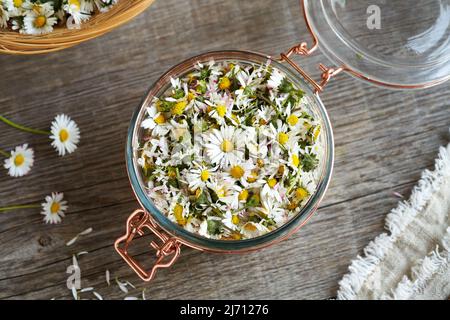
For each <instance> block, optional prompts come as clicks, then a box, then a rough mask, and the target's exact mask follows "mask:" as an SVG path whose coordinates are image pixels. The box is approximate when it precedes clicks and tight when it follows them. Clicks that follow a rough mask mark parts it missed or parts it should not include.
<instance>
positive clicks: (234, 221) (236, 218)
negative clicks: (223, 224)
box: [231, 215, 240, 224]
mask: <svg viewBox="0 0 450 320" xmlns="http://www.w3.org/2000/svg"><path fill="white" fill-rule="evenodd" d="M231 221H232V222H233V223H234V224H238V223H239V221H240V219H239V217H238V216H237V215H235V216H233V218H231Z"/></svg>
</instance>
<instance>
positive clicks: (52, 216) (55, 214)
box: [41, 192, 68, 224]
mask: <svg viewBox="0 0 450 320" xmlns="http://www.w3.org/2000/svg"><path fill="white" fill-rule="evenodd" d="M63 199H64V194H63V193H57V192H53V193H52V195H51V196H47V197H45V202H44V203H42V211H41V214H42V215H43V216H44V221H45V223H50V224H53V223H55V224H56V223H60V222H61V221H62V218H63V217H65V215H64V212H65V211H66V210H67V208H68V206H67V201H65V200H63Z"/></svg>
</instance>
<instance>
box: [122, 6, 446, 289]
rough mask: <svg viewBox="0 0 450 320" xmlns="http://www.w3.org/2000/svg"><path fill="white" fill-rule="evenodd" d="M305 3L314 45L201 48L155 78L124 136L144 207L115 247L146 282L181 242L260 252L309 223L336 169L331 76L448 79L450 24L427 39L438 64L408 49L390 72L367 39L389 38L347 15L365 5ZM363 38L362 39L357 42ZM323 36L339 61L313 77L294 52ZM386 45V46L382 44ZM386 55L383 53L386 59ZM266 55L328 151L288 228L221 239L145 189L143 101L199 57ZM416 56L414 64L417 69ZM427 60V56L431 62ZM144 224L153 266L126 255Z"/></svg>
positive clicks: (409, 81) (244, 59)
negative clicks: (276, 53) (271, 50)
mask: <svg viewBox="0 0 450 320" xmlns="http://www.w3.org/2000/svg"><path fill="white" fill-rule="evenodd" d="M369 2H372V1H369ZM431 2H434V3H437V4H439V5H440V7H439V6H438V8H441V9H442V8H444V9H448V10H449V11H448V12H450V0H444V1H431ZM361 3H362V5H363V7H364V5H367V6H370V4H369V3H367V4H366V3H365V2H364V1H363V2H361ZM300 4H301V6H302V8H303V13H304V17H305V21H306V25H307V27H308V29H309V31H310V32H311V35H312V39H313V42H312V44H311V45H308V44H307V43H306V42H302V43H300V44H298V45H295V46H293V47H292V48H291V49H289V50H288V51H287V52H286V53H282V54H281V55H280V57H279V58H272V57H270V56H267V55H264V54H260V53H255V52H248V51H226V50H224V51H217V52H209V53H204V54H201V55H199V56H195V57H192V58H190V59H188V60H186V61H184V62H182V63H180V64H178V65H176V66H175V67H173V68H172V69H170V70H169V71H168V72H166V73H165V74H164V75H163V76H162V77H161V78H160V79H159V80H157V81H156V82H155V83H154V84H153V86H152V87H151V88H150V89H149V91H148V92H147V94H146V95H145V97H144V99H143V101H142V102H141V104H140V105H139V107H138V108H137V110H136V112H135V113H134V115H133V117H132V119H131V125H130V128H129V132H128V137H127V147H126V161H127V171H128V175H129V178H130V183H131V186H132V188H133V191H134V193H135V195H136V198H137V200H138V201H139V203H140V205H141V209H138V210H136V211H135V212H134V213H133V214H132V215H131V216H130V217H129V218H128V221H127V225H126V233H125V234H124V235H123V236H122V237H120V238H119V239H117V241H116V242H115V248H116V250H117V252H118V253H119V254H120V255H121V256H122V257H123V258H124V260H125V261H126V262H127V263H128V264H129V265H130V266H131V267H132V268H133V270H134V271H136V273H137V274H138V275H139V276H140V277H141V278H142V279H143V280H145V281H150V280H152V279H153V278H154V276H155V274H156V271H157V270H158V269H160V268H167V267H170V266H171V265H172V264H173V263H174V262H175V261H176V259H177V258H178V256H179V255H180V252H181V247H182V245H185V246H188V247H191V248H194V249H197V250H202V251H209V252H219V253H244V252H249V251H253V250H258V249H261V248H263V247H267V246H269V245H272V244H275V243H277V242H279V241H281V240H283V239H286V238H287V237H288V236H290V235H291V234H292V233H294V232H295V231H297V230H298V229H299V228H300V227H301V226H303V225H304V224H305V223H306V222H307V221H308V219H309V218H310V217H311V216H312V214H313V213H314V212H315V211H316V209H317V208H318V206H319V204H320V201H321V200H322V198H323V197H324V195H325V192H326V190H327V187H328V185H329V182H330V179H331V175H332V171H333V163H334V141H333V132H332V127H331V124H330V120H329V118H328V114H327V111H326V109H325V107H324V105H323V104H322V101H321V99H320V96H319V94H320V93H321V92H322V91H323V89H324V87H325V86H326V84H327V83H328V81H329V80H330V79H331V78H333V77H334V76H336V75H338V74H339V73H341V72H346V73H349V74H350V75H352V76H355V77H357V78H359V79H362V80H365V81H367V82H370V83H372V84H376V85H382V86H385V87H389V88H396V89H417V88H425V87H429V86H432V85H436V84H438V83H441V82H443V81H445V80H447V79H448V78H449V74H450V64H449V63H448V62H449V61H450V60H449V59H450V54H448V53H449V52H450V49H449V48H450V45H449V43H448V39H447V42H445V39H444V40H442V39H443V38H442V34H444V35H447V36H448V34H449V32H450V31H449V30H450V28H447V29H445V28H444V30H443V31H442V32H441V34H440V37H438V36H436V37H435V38H434V41H432V40H433V39H431V40H429V41H430V43H428V47H429V49H430V51H429V54H430V55H431V56H433V57H434V58H435V59H434V60H433V61H435V63H431V62H430V61H431V60H432V59H431V57H429V59H428V60H426V58H427V57H426V56H425V54H423V56H422V57H416V59H414V58H412V56H411V54H410V55H409V56H407V57H406V58H404V59H403V60H401V56H400V55H398V57H397V59H400V60H401V61H400V60H399V63H397V62H396V63H397V66H398V68H397V69H395V72H392V70H390V69H389V68H388V67H386V68H384V67H383V66H386V65H387V63H388V61H387V60H389V56H388V55H383V54H382V51H380V50H375V49H372V50H370V49H369V48H368V47H367V45H369V44H370V43H373V41H375V40H367V37H368V36H370V37H374V38H375V39H378V38H379V37H387V35H386V34H385V33H382V35H381V34H378V36H377V34H372V32H368V34H367V35H366V37H364V36H360V34H361V32H360V30H359V31H358V25H359V24H360V23H359V22H357V21H359V20H357V19H356V18H355V19H354V20H352V19H351V18H349V17H351V14H355V12H361V10H362V9H361V8H363V7H361V8H360V6H356V7H358V8H357V9H355V5H352V4H351V3H350V2H349V3H348V4H346V1H339V0H320V1H319V0H313V1H311V0H303V1H300ZM346 6H347V8H349V9H348V11H345V8H346ZM394 7H395V6H394ZM395 8H397V7H395ZM398 10H399V12H403V11H402V10H405V5H403V6H401V5H400V6H399V7H398ZM442 10H443V9H442ZM352 12H353V13H352ZM396 12H397V11H395V10H394V13H392V12H391V14H395V13H396ZM444 13H445V12H444ZM442 14H443V13H442V12H441V11H436V12H434V13H433V16H434V17H435V20H433V21H434V22H435V25H439V26H440V27H441V29H442V28H443V27H442V26H444V27H445V21H442V19H441V20H439V16H440V15H442ZM427 19H428V20H427V21H428V22H426V23H430V22H429V19H430V17H427ZM449 23H450V20H447V24H449ZM369 30H370V29H369ZM388 30H389V32H392V29H391V28H388ZM402 30H403V29H402ZM407 31H408V30H407ZM355 32H359V35H358V36H356V35H355ZM405 32H406V31H405ZM333 35H334V36H333ZM397 37H398V38H400V39H403V38H404V39H406V40H407V39H408V35H407V34H404V33H402V34H401V35H397ZM358 39H363V40H360V41H359V40H358ZM416 39H417V37H416ZM397 40H398V39H397ZM397 40H396V41H393V42H392V44H393V47H394V48H395V47H396V46H399V43H400V46H401V45H403V46H407V45H408V43H410V42H408V41H403V42H402V41H401V40H398V41H397ZM321 41H323V44H324V48H323V51H324V52H325V54H326V55H327V56H328V57H329V58H330V60H331V61H333V62H334V63H335V64H336V65H338V67H335V68H328V67H325V66H324V65H322V64H321V65H320V66H319V67H320V70H321V79H320V81H315V80H314V79H313V77H311V76H310V75H309V74H308V73H307V72H305V71H304V70H303V68H301V67H300V66H299V65H298V64H297V63H296V62H294V61H293V60H292V56H293V55H294V54H298V55H301V56H308V55H310V54H312V53H313V52H314V51H315V50H316V49H317V48H318V47H319V43H322V42H321ZM336 41H337V42H339V41H340V44H339V43H338V44H336ZM332 43H334V44H332ZM433 44H434V47H433V46H432V45H433ZM378 49H379V48H378ZM383 50H387V49H386V48H384V49H383ZM387 51H389V50H387ZM394 51H395V50H394ZM370 52H371V53H370ZM383 52H384V51H383ZM383 57H384V59H385V60H384V62H383ZM268 59H269V60H271V65H272V66H273V67H274V68H278V69H279V70H280V71H282V72H283V73H285V74H286V76H287V77H288V78H289V80H290V81H292V82H293V83H295V84H296V85H297V86H298V87H299V88H301V89H302V90H303V91H304V92H305V95H304V96H305V99H306V101H307V105H308V106H309V109H310V110H309V111H310V112H311V113H312V114H314V116H315V118H316V119H318V120H319V122H320V125H321V127H322V128H323V131H322V134H321V139H322V141H321V142H320V143H321V144H322V145H323V148H322V150H323V154H322V155H320V157H319V159H321V161H320V163H319V167H318V170H319V171H318V172H319V179H318V181H317V188H316V192H315V193H314V194H313V195H312V196H311V197H310V199H309V200H308V202H307V203H306V205H305V206H304V207H303V208H302V209H301V211H300V212H299V213H298V214H297V215H296V216H294V217H293V218H292V219H290V220H289V221H288V222H286V223H285V224H284V225H283V226H281V227H279V228H277V229H275V230H273V231H271V232H269V233H267V234H265V235H262V236H259V237H255V238H251V239H245V240H216V239H208V238H205V237H202V236H200V235H197V234H194V233H191V232H189V231H187V230H185V229H184V228H182V227H180V226H179V225H178V224H176V223H173V222H172V221H170V220H169V219H168V218H167V217H166V215H165V214H164V213H162V212H161V211H160V210H158V208H156V207H155V205H154V204H153V202H152V201H151V199H150V198H149V197H148V195H147V193H146V191H145V187H144V182H143V180H142V177H141V173H140V168H139V166H138V164H137V159H138V155H137V146H138V144H139V140H140V137H141V135H142V128H141V126H140V124H141V122H142V120H143V118H144V116H145V112H146V107H148V106H149V105H150V104H151V103H152V100H153V98H154V97H159V96H161V95H162V94H163V93H164V92H165V91H166V89H167V88H168V87H169V86H170V78H178V77H181V76H183V75H185V74H187V73H188V72H190V71H192V69H193V68H194V66H195V65H196V64H197V63H198V62H200V63H206V62H209V61H210V60H214V61H216V62H221V61H230V62H233V61H234V62H238V63H242V64H248V63H251V64H258V65H263V64H265V63H266V62H267V60H268ZM445 59H447V60H445ZM414 61H415V62H416V65H415V67H414ZM424 61H428V64H427V63H425V62H424ZM445 61H447V64H445V63H444V67H443V69H441V70H440V71H439V72H436V68H437V65H441V66H442V63H443V62H445ZM377 64H378V65H377ZM411 66H412V67H411ZM420 68H422V69H420ZM414 69H416V71H417V70H419V69H420V70H421V71H420V77H418V76H417V74H414V73H413V72H412V70H414ZM433 71H434V72H433ZM146 230H147V231H150V232H152V233H153V234H154V235H155V237H156V240H154V241H152V242H151V246H152V247H153V248H154V249H155V250H156V262H155V264H154V265H153V267H151V268H150V269H148V270H146V269H145V268H144V267H142V266H141V265H139V263H138V262H137V261H136V260H135V259H134V258H133V257H132V256H131V255H130V254H129V253H128V247H129V245H130V244H131V242H132V240H133V239H134V238H135V237H136V236H138V235H143V234H144V233H145V231H146Z"/></svg>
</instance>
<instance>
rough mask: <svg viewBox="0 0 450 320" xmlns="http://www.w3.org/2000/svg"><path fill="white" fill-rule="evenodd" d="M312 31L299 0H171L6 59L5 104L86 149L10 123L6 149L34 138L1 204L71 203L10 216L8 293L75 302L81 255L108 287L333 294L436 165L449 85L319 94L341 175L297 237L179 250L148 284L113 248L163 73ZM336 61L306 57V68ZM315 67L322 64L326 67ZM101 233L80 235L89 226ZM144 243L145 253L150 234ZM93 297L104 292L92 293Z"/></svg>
mask: <svg viewBox="0 0 450 320" xmlns="http://www.w3.org/2000/svg"><path fill="white" fill-rule="evenodd" d="M305 38H307V39H309V38H308V35H307V34H306V29H305V25H304V22H303V20H302V17H301V14H300V11H299V5H298V1H297V0H283V1H270V0H253V1H250V0H246V1H239V0H228V1H219V0H213V1H201V0H190V1H189V0H182V1H181V0H167V1H161V0H160V1H156V2H155V4H154V5H153V6H152V7H151V8H150V9H149V10H147V11H146V12H145V13H144V14H142V15H140V16H139V17H138V18H136V19H135V20H134V21H132V22H131V23H129V24H127V25H125V26H122V27H121V28H119V29H118V30H115V31H113V32H111V33H109V34H107V35H105V36H103V37H101V38H99V39H96V40H93V41H89V42H87V43H84V44H82V45H79V46H77V47H74V48H71V49H68V50H65V51H62V52H58V53H53V54H48V55H41V56H30V57H25V56H23V57H22V56H5V55H3V56H1V57H0V70H1V72H0V114H2V115H4V116H6V117H8V118H10V119H12V120H14V121H17V122H19V123H22V124H24V125H27V126H31V127H35V128H40V129H47V128H48V127H49V125H50V122H51V121H52V119H53V117H54V116H55V115H56V114H57V113H66V114H68V115H70V116H71V117H72V118H73V119H74V120H75V121H76V122H77V123H78V125H79V127H80V129H81V133H82V138H81V144H80V146H79V149H78V150H77V151H76V152H75V153H74V154H71V155H70V156H67V157H64V158H59V157H58V156H57V154H56V153H55V151H54V150H53V149H52V147H51V146H50V143H49V141H48V140H47V139H46V138H45V137H42V136H34V135H31V134H28V133H23V132H19V131H17V130H14V129H12V128H10V127H7V126H5V125H2V124H0V133H1V139H0V146H1V147H2V148H12V147H14V146H16V145H18V144H22V143H25V142H27V143H29V144H30V145H31V146H32V147H33V148H34V149H35V153H36V159H35V166H34V168H33V170H32V172H31V174H29V175H27V176H25V177H23V178H17V179H14V178H10V177H9V176H7V174H6V171H5V170H4V169H1V171H0V174H1V179H0V206H7V205H11V204H16V203H21V204H31V203H39V202H41V201H42V199H43V198H44V197H45V196H46V195H47V194H50V193H51V192H53V191H60V192H64V194H65V197H66V199H67V200H68V201H69V206H70V208H69V211H68V214H67V217H66V218H65V219H64V220H63V222H62V223H61V224H59V225H45V224H44V223H43V221H42V216H41V215H40V214H39V209H28V210H20V211H14V212H6V213H1V214H0V244H1V245H0V298H3V299H22V298H25V299H47V298H57V299H61V298H62V299H65V298H68V299H71V298H72V295H71V292H70V291H69V290H68V289H67V287H66V279H67V277H68V274H66V268H67V267H68V266H69V265H70V264H71V261H72V258H71V257H72V255H73V254H75V253H77V252H80V251H88V252H89V253H88V254H87V255H83V256H81V257H80V258H79V265H80V268H81V276H82V280H81V285H82V287H95V290H96V291H97V292H99V293H100V294H101V295H102V296H103V297H104V298H109V299H113V298H114V299H121V298H124V297H125V296H126V294H124V293H123V292H121V291H120V290H119V288H118V286H117V285H116V284H115V283H114V281H113V283H112V284H111V286H108V285H107V284H106V282H105V270H106V269H109V270H110V272H111V278H112V279H114V278H115V277H119V278H120V279H122V280H129V281H130V282H131V283H133V284H134V285H136V287H137V288H136V289H131V290H130V292H129V293H128V296H135V295H136V296H137V295H139V294H140V290H141V289H142V288H144V287H145V288H147V289H146V296H147V298H150V299H158V298H168V299H184V298H193V299H200V298H213V299H216V298H217V299H218V298H220V299H232V298H236V299H256V298H267V299H270V298H273V299H293V298H302V299H303V298H306V299H313V298H316V299H326V298H330V297H333V296H335V295H336V290H337V288H338V281H339V280H340V279H341V277H342V276H343V275H344V274H345V273H346V272H347V268H348V265H349V263H350V261H351V260H352V259H353V258H355V257H356V256H357V255H358V254H361V252H362V249H363V248H364V246H365V245H367V243H368V242H369V241H370V240H371V239H373V238H374V237H375V236H376V235H378V234H379V233H381V232H382V231H383V225H384V218H385V216H386V214H387V213H388V212H389V210H390V209H391V208H393V207H394V206H396V203H397V202H398V200H399V199H398V198H396V197H395V196H394V195H393V192H399V193H402V194H404V195H405V196H408V195H409V193H410V190H411V188H412V186H413V185H414V184H415V182H416V181H417V180H418V179H419V177H420V173H421V171H422V170H424V169H426V168H432V167H433V164H434V158H435V156H436V154H437V150H438V147H439V145H442V144H445V143H447V142H448V140H449V139H448V138H449V137H448V129H449V125H450V112H449V99H450V84H448V83H447V84H444V85H441V86H438V87H434V88H431V89H428V90H425V91H413V92H411V91H409V92H400V91H389V90H386V89H382V88H377V87H373V86H369V85H367V84H364V83H362V82H359V81H356V80H355V79H353V78H350V77H349V76H345V75H340V76H339V81H337V80H336V81H331V82H330V84H329V86H328V87H327V89H326V91H325V92H324V93H323V95H322V99H323V101H324V103H325V105H326V106H327V108H328V111H329V113H330V117H331V120H332V123H333V125H334V132H335V139H336V162H335V174H334V177H333V179H332V183H331V186H330V188H329V191H328V193H327V194H326V197H325V199H324V201H323V202H322V204H321V207H320V209H319V211H318V213H317V214H316V215H315V216H314V217H313V218H312V219H311V221H310V222H309V223H308V224H307V225H306V226H305V227H304V228H302V229H301V230H300V231H299V232H298V233H297V234H295V235H294V236H292V237H291V238H290V239H288V240H287V241H285V242H283V243H281V244H279V245H277V246H273V247H271V248H268V249H265V250H262V251H259V252H256V253H251V254H246V255H218V254H210V253H202V252H199V251H195V250H192V249H188V248H183V249H182V255H181V258H180V259H179V260H178V262H177V263H176V264H175V265H174V266H173V267H172V268H170V269H168V270H163V271H161V272H159V274H158V275H157V278H156V280H155V281H153V282H152V283H151V284H147V285H146V284H144V283H143V282H141V281H140V280H139V279H138V278H137V276H136V275H135V274H134V273H133V272H132V271H131V270H130V268H128V267H127V266H126V265H125V263H124V261H123V260H122V259H121V258H120V257H119V256H118V255H117V254H116V253H115V251H114V249H113V242H114V240H115V239H116V238H117V237H118V236H120V235H121V234H122V233H123V231H124V223H125V220H126V218H127V216H128V215H129V214H130V213H131V212H132V211H133V210H134V209H136V208H138V207H139V205H138V203H137V201H136V200H135V198H134V197H133V193H132V190H131V188H130V185H129V183H128V178H127V174H126V170H125V162H124V149H125V137H126V133H127V128H128V125H129V119H130V117H131V115H132V113H133V111H134V110H135V108H136V107H137V106H138V104H139V102H140V100H141V98H142V96H143V95H144V94H145V92H146V90H147V89H148V87H149V86H150V85H151V84H152V83H153V81H155V80H156V79H157V78H158V77H159V76H160V75H161V74H162V73H163V72H164V71H165V70H167V69H168V68H170V67H171V66H173V65H174V64H176V63H178V62H180V61H181V60H182V59H185V58H188V57H190V56H192V55H194V54H198V53H201V52H204V51H209V50H218V49H224V48H229V49H244V50H245V49H248V50H256V51H260V52H265V53H267V54H277V53H279V52H281V51H284V50H286V49H287V48H288V47H290V46H291V45H293V44H295V43H296V42H298V41H299V40H301V39H305ZM322 61H326V59H325V57H324V56H323V55H322V54H321V53H317V54H316V55H315V56H314V57H311V58H308V60H307V65H308V68H310V69H311V70H314V69H313V67H314V68H315V65H316V64H317V63H318V62H322ZM316 74H317V73H316ZM88 227H92V228H93V229H94V231H93V232H92V233H91V234H89V235H87V236H84V237H82V238H80V239H79V240H78V241H77V242H76V243H75V244H74V245H73V246H70V247H67V246H66V245H65V243H66V242H67V241H68V240H69V239H71V238H72V237H73V236H74V235H76V234H77V233H78V232H80V231H82V230H84V229H86V228H88ZM135 252H136V253H138V254H139V255H140V257H148V252H149V250H148V248H147V243H146V242H145V241H141V242H138V244H137V246H136V250H135ZM82 297H83V298H93V295H92V293H83V294H82Z"/></svg>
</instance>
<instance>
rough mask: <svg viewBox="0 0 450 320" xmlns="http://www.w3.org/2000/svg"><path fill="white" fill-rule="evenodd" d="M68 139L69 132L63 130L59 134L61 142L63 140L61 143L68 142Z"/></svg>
mask: <svg viewBox="0 0 450 320" xmlns="http://www.w3.org/2000/svg"><path fill="white" fill-rule="evenodd" d="M67 139H69V132H68V131H67V130H66V129H62V130H61V131H60V132H59V140H61V142H66V141H67Z"/></svg>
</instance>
